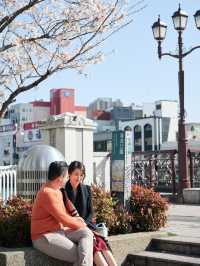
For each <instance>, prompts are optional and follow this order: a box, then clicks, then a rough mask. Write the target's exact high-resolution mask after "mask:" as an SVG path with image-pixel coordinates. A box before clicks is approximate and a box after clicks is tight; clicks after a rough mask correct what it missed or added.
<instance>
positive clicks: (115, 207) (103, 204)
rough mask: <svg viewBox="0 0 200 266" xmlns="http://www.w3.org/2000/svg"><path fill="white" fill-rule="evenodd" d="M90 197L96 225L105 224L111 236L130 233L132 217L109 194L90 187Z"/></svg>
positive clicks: (98, 188) (100, 189) (101, 189)
mask: <svg viewBox="0 0 200 266" xmlns="http://www.w3.org/2000/svg"><path fill="white" fill-rule="evenodd" d="M92 195H93V207H94V216H95V217H96V223H102V222H104V223H106V225H107V227H108V229H109V234H111V235H116V234H126V233H130V232H131V231H132V227H131V222H132V215H130V214H129V212H128V211H127V210H126V209H124V208H123V206H122V205H121V204H119V203H118V201H117V200H115V199H114V198H113V197H112V196H111V194H110V193H109V192H106V191H105V190H104V189H103V188H101V187H98V186H92Z"/></svg>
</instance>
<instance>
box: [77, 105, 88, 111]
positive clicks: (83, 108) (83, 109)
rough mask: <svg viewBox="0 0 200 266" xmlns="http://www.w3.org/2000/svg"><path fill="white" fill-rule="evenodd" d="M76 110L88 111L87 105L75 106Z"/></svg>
mask: <svg viewBox="0 0 200 266" xmlns="http://www.w3.org/2000/svg"><path fill="white" fill-rule="evenodd" d="M75 111H83V112H86V111H87V107H85V106H75Z"/></svg>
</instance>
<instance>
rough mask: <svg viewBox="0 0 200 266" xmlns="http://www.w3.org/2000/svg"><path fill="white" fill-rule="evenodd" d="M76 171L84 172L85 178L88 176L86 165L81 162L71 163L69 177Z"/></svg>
mask: <svg viewBox="0 0 200 266" xmlns="http://www.w3.org/2000/svg"><path fill="white" fill-rule="evenodd" d="M76 169H79V170H81V171H82V175H83V177H84V178H85V175H86V173H85V166H84V164H82V163H81V162H79V161H74V162H71V163H70V165H69V168H68V173H69V175H71V174H72V173H73V172H74V171H75V170H76Z"/></svg>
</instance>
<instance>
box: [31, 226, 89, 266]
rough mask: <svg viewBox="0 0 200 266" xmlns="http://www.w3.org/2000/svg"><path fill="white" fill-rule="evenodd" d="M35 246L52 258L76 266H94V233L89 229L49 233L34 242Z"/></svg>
mask: <svg viewBox="0 0 200 266" xmlns="http://www.w3.org/2000/svg"><path fill="white" fill-rule="evenodd" d="M33 246H34V247H35V248H36V249H38V250H40V251H41V252H43V253H45V254H47V255H48V256H50V257H53V258H56V259H59V260H63V261H67V262H71V263H74V265H76V266H93V233H92V232H91V231H90V230H89V229H88V228H84V229H79V230H76V231H69V232H65V231H63V230H59V231H56V232H53V233H48V234H45V235H44V236H43V237H41V238H40V239H37V240H34V241H33Z"/></svg>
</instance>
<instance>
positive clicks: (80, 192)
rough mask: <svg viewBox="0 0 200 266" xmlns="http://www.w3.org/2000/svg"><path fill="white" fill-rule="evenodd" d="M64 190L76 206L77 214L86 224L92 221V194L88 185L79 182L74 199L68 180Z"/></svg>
mask: <svg viewBox="0 0 200 266" xmlns="http://www.w3.org/2000/svg"><path fill="white" fill-rule="evenodd" d="M65 191H66V192H67V195H68V197H69V199H70V200H71V201H72V203H73V204H74V206H75V207H76V209H77V211H78V213H79V215H80V216H81V217H82V218H83V219H84V220H85V222H86V223H87V224H90V223H92V217H93V208H92V195H91V188H90V186H87V185H83V184H80V185H79V186H78V187H77V196H76V199H75V196H74V192H73V188H72V185H71V183H70V181H68V182H67V183H66V185H65Z"/></svg>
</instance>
